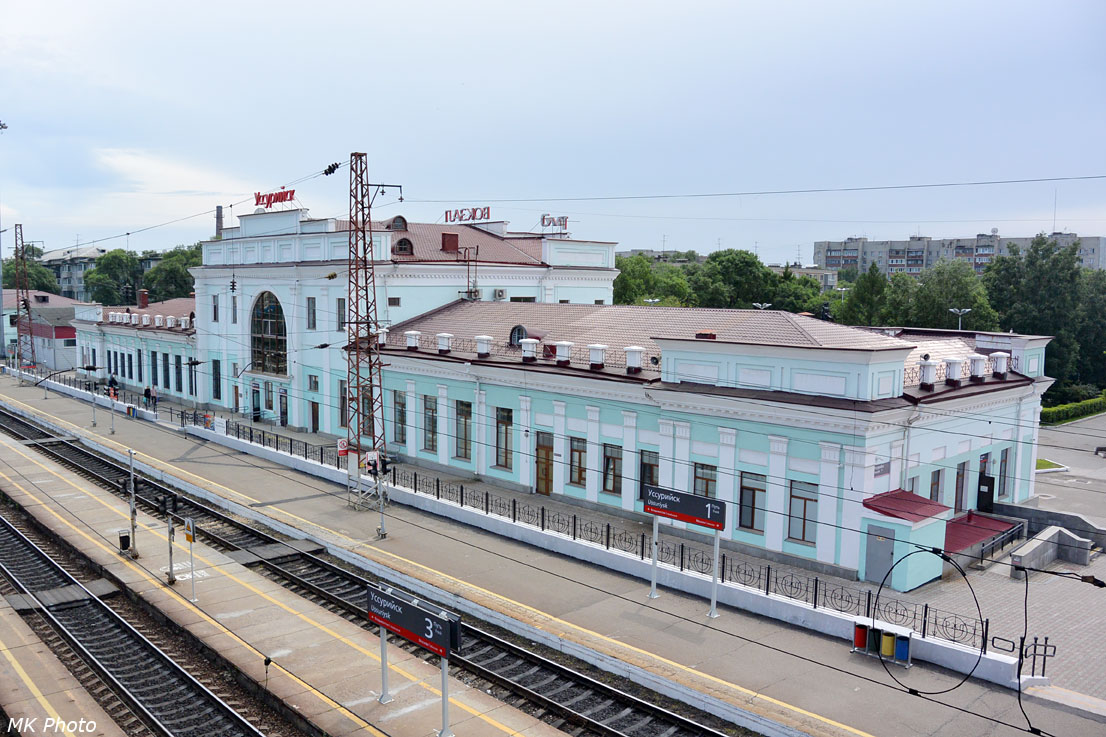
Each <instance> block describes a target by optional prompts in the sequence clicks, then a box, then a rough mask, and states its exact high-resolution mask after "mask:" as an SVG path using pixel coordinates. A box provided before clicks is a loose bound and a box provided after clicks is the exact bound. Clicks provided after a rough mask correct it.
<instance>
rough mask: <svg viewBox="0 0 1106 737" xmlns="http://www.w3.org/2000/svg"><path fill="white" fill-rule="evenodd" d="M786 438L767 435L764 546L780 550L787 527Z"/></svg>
mask: <svg viewBox="0 0 1106 737" xmlns="http://www.w3.org/2000/svg"><path fill="white" fill-rule="evenodd" d="M786 475H787V438H785V437H782V436H780V435H769V436H768V483H767V487H768V488H767V489H766V493H765V495H764V496H765V499H764V506H765V513H764V547H766V548H768V549H769V550H782V549H783V538H784V535H785V534H786V532H785V531H786V529H787V513H788V504H787V482H786V481H785V480H784V477H785V476H786Z"/></svg>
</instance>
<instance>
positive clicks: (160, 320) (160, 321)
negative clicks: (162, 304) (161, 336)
mask: <svg viewBox="0 0 1106 737" xmlns="http://www.w3.org/2000/svg"><path fill="white" fill-rule="evenodd" d="M164 324H165V318H164V317H163V316H162V315H154V327H155V328H160V327H162V326H163V325H164Z"/></svg>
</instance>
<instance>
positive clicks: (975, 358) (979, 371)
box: [968, 353, 987, 384]
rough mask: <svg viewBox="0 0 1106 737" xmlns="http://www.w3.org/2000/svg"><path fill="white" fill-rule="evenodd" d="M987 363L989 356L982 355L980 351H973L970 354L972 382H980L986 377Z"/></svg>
mask: <svg viewBox="0 0 1106 737" xmlns="http://www.w3.org/2000/svg"><path fill="white" fill-rule="evenodd" d="M986 364H987V357H986V356H981V355H980V354H978V353H972V354H969V355H968V366H969V368H970V370H971V372H972V383H974V384H979V383H981V382H982V381H983V379H984V378H985V377H984V376H983V370H984V367H985V366H986Z"/></svg>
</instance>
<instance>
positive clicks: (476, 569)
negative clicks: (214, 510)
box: [0, 378, 1102, 735]
mask: <svg viewBox="0 0 1106 737" xmlns="http://www.w3.org/2000/svg"><path fill="white" fill-rule="evenodd" d="M0 395H4V396H7V397H10V398H11V399H14V400H16V401H18V402H20V403H21V404H22V405H23V406H24V408H26V409H33V410H34V411H37V412H41V413H44V414H46V415H50V416H51V417H52V418H54V419H53V420H52V421H53V422H55V423H72V425H71V426H68V427H70V430H71V431H72V432H74V433H75V434H77V433H79V434H89V433H90V432H91V430H90V428H89V422H88V420H89V411H88V407H87V403H85V404H82V403H80V402H77V401H76V400H71V399H68V398H63V397H58V396H55V395H51V397H50V399H48V400H45V401H43V400H42V399H41V396H42V395H41V391H40V390H30V389H27V388H18V387H15V386H14V382H12V380H11V379H7V378H4V379H0ZM95 432H96V434H98V435H99V438H98V442H101V443H103V444H105V445H109V446H112V447H118V448H119V449H121V450H123V449H125V447H126V446H127V444H130V445H131V446H133V447H137V448H139V449H140V453H141V456H140V457H141V459H142V460H143V462H147V463H150V464H152V465H153V464H157V465H159V466H160V467H164V468H165V469H166V470H167V472H171V473H173V474H175V475H177V476H179V477H181V478H184V479H186V480H189V481H191V482H193V483H198V484H199V483H203V484H205V485H206V486H207V487H210V488H213V489H216V490H217V493H220V494H222V495H224V496H227V497H229V498H231V499H234V500H235V501H238V502H239V503H244V504H249V505H252V506H255V507H264V511H265V513H266V514H271V515H273V516H274V517H275V518H277V519H280V520H284V521H285V522H287V523H288V524H293V525H296V526H299V527H301V528H303V529H307V530H310V531H311V532H312V533H313V534H317V535H319V536H320V537H323V538H325V539H328V540H332V541H334V543H335V544H337V545H341V546H344V547H348V548H351V549H353V550H355V551H356V552H357V553H359V554H361V555H364V556H366V557H369V558H372V559H375V560H379V561H381V562H382V563H384V564H385V565H388V566H390V567H393V568H396V569H397V570H404V571H407V572H409V573H410V574H411V575H415V576H421V577H424V578H426V579H427V580H428V581H430V582H433V583H434V584H435V585H438V586H441V587H443V588H447V589H449V590H455V591H456V592H457V593H458V595H460V596H464V597H465V598H466V599H469V600H472V601H477V602H478V603H480V604H482V605H484V606H487V607H489V608H493V609H495V610H498V611H502V612H504V613H507V614H510V615H511V616H515V617H517V618H519V619H522V620H524V621H527V622H530V623H532V624H534V625H535V626H538V627H540V628H541V629H542V630H544V631H547V632H552V633H556V634H557V635H558V636H559V637H560V638H561V639H562V641H563V642H565V643H570V642H580V643H581V644H586V645H587V646H589V647H592V648H593V649H596V650H599V651H600V652H604V653H606V654H609V655H610V656H612V657H615V658H618V659H620V660H623V661H625V662H631V663H634V664H639V665H641V666H642V667H644V668H647V669H649V670H650V671H651V672H654V673H659V674H661V676H662V677H663V678H666V679H669V680H674V679H676V678H677V677H678V678H681V679H685V680H688V681H689V682H691V681H695V682H697V683H698V684H699V688H700V689H701V690H705V691H708V692H711V693H714V694H719V695H725V696H726V697H727V698H729V699H731V700H733V701H735V702H741V703H744V704H747V705H756V706H763V705H765V704H773V705H774V707H773V708H777V709H782V710H783V711H784V712H786V713H788V714H791V715H792V716H794V715H806V716H804V717H803V719H806V720H813V722H814V723H816V724H819V725H826V724H828V722H827V721H826V720H827V719H828V720H832V721H834V722H839V723H842V724H847V725H850V726H851V727H853V728H855V729H858V730H861V731H864V732H868V733H870V734H905V735H915V734H919V735H920V734H957V735H984V734H996V733H997V734H1015V733H1016V732H1014V731H1012V730H1010V729H1006V728H998V729H997V731H996V730H994V729H993V728H994V724H993V723H991V722H987V721H984V720H981V719H979V718H977V717H975V716H970V715H966V714H963V713H957V712H954V711H952V710H950V709H948V708H947V707H944V706H941V705H939V704H934V703H931V702H927V701H924V700H922V699H918V698H915V697H909V696H907V695H906V694H904V693H902V692H899V691H893V690H890V689H888V688H885V687H884V686H883V685H879V684H884V683H889V680H888V679H887V677H886V674H885V673H884V672H883V669H882V667H881V666H880V664H879V663H877V662H875V661H873V660H869V659H867V658H864V657H863V656H858V655H850V654H849V652H848V645H847V643H844V642H842V641H840V640H836V639H832V638H825V637H821V636H818V635H813V634H810V633H808V632H806V631H803V630H797V629H795V628H794V627H790V626H787V625H784V624H781V623H778V622H775V621H773V620H767V619H764V618H760V617H755V616H750V615H747V614H745V613H742V612H739V611H734V610H725V611H723V616H722V617H721V618H719V619H717V620H713V621H708V620H706V619H705V617H704V614H705V608H706V607H705V605H704V604H705V603H704V602H703V600H702V599H699V598H696V597H686V596H681V595H678V594H675V593H672V592H669V591H665V592H664V593H663V595H662V596H661V598H660V599H657V600H655V601H649V600H648V599H646V598H645V596H644V594H645V592H646V590H647V585H645V584H643V582H641V581H640V580H636V579H631V578H628V577H625V576H621V575H619V574H616V573H612V572H610V571H606V570H603V569H598V568H596V567H594V566H589V565H585V564H581V563H579V562H576V561H572V560H569V559H566V558H563V557H560V556H555V555H549V554H547V553H545V552H543V551H541V550H538V549H535V548H532V547H528V546H525V545H521V544H518V543H514V542H512V541H509V540H505V539H503V538H500V537H496V536H492V535H488V534H484V533H482V532H479V531H474V530H472V529H470V528H466V527H463V526H461V525H458V524H456V523H454V522H452V521H450V520H447V519H443V518H440V517H434V516H431V515H427V514H424V513H421V512H419V511H417V510H413V509H410V508H403V507H393V508H392V509H391V510H389V520H388V525H389V531H390V534H389V536H388V538H387V539H386V540H384V541H376V540H374V539H373V530H374V529H375V526H376V524H377V518H376V515H375V514H351V513H350V512H349V510H348V509H347V508H346V506H345V504H344V493H343V491H342V490H341V488H340V487H337V486H335V485H333V484H330V483H328V482H325V481H322V480H320V479H317V478H312V477H308V476H304V475H303V474H299V473H295V472H292V471H290V470H289V469H287V468H285V467H282V466H279V465H277V464H275V463H273V462H270V461H267V460H265V459H262V458H257V457H249V456H246V455H243V454H241V453H238V452H236V451H232V450H230V449H227V448H223V447H221V446H217V445H215V444H212V443H205V442H202V441H198V440H196V439H194V438H187V437H184V436H182V435H181V434H180V433H179V431H175V430H174V429H172V428H171V427H169V426H161V427H158V426H156V425H151V424H150V423H146V422H142V421H138V420H130V419H127V420H125V421H122V422H117V434H116V435H115V437H114V438H112V437H109V436H108V435H107V430H106V428H105V427H104V424H103V423H100V425H99V426H98V427H97V428H96V429H95ZM854 583H855V582H854ZM1034 585H1035V584H1034ZM1072 585H1073V586H1074V585H1075V584H1072ZM1088 588H1090V587H1088ZM1007 605H1008V606H1012V605H1013V603H1012V601H1008V602H1007ZM1082 624H1085V619H1084V620H1083V622H1082ZM1086 656H1087V657H1089V658H1093V657H1097V658H1098V659H1100V660H1101V659H1102V653H1101V652H1098V653H1097V654H1094V653H1090V654H1087V655H1086ZM896 674H897V675H899V677H900V678H905V679H906V682H907V683H909V684H910V685H911V686H913V687H918V688H923V689H925V688H939V687H941V686H942V685H951V684H952V683H955V682H956V681H957V680H959V678H958V677H957V676H953V675H950V674H946V673H942V672H939V671H937V670H935V669H932V668H929V667H927V666H921V667H916V668H914V669H912V670H910V671H905V672H896ZM1065 685H1068V686H1069V687H1072V688H1076V685H1075V684H1072V683H1066V684H1065ZM758 694H759V695H758ZM764 697H771V699H769V700H768V701H765V698H764ZM940 700H942V701H946V702H948V703H952V704H957V705H959V706H962V707H964V708H966V709H968V710H969V711H974V712H979V713H985V714H989V715H991V716H993V717H994V718H998V719H1002V720H1004V721H1008V722H1010V723H1011V724H1015V723H1018V724H1020V719H1016V718H1015V716H1014V715H1017V714H1018V712H1017V709H1016V704H1015V702H1014V698H1013V694H1012V693H1011V692H1009V691H1006V690H1004V689H999V688H995V687H991V686H988V685H984V684H979V683H974V682H972V683H969V684H966V685H965V686H963V687H961V688H960V689H958V690H956V691H954V692H952V693H950V694H948V695H946V696H943V697H941V698H940ZM781 702H782V703H783V704H784V705H782V706H781V705H780V704H781ZM1027 703H1028V705H1027V709H1028V710H1029V711H1030V714H1031V715H1033V716H1034V718H1035V719H1038V720H1039V719H1042V718H1043V719H1045V721H1044V722H1043V723H1042V725H1041V726H1043V727H1044V728H1046V729H1050V731H1059V732H1061V733H1064V734H1099V733H1101V727H1102V725H1101V724H1097V723H1095V724H1092V723H1090V722H1087V721H1085V720H1082V719H1079V718H1077V717H1074V716H1071V715H1068V714H1063V713H1060V712H1058V711H1057V710H1055V709H1054V708H1052V707H1050V706H1048V705H1045V704H1043V703H1041V702H1037V701H1034V700H1030V701H1029V702H1027ZM792 705H794V706H792ZM815 715H817V716H815ZM892 724H893V725H896V727H895V729H893V730H888V729H887V725H892ZM852 734H856V731H853V732H852Z"/></svg>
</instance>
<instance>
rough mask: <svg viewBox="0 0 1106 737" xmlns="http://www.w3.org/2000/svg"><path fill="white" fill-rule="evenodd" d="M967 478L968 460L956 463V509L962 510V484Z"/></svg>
mask: <svg viewBox="0 0 1106 737" xmlns="http://www.w3.org/2000/svg"><path fill="white" fill-rule="evenodd" d="M967 479H968V462H967V461H964V462H963V463H957V464H956V507H955V509H956V511H957V512H963V511H964V485H965V483H966V482H967Z"/></svg>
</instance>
